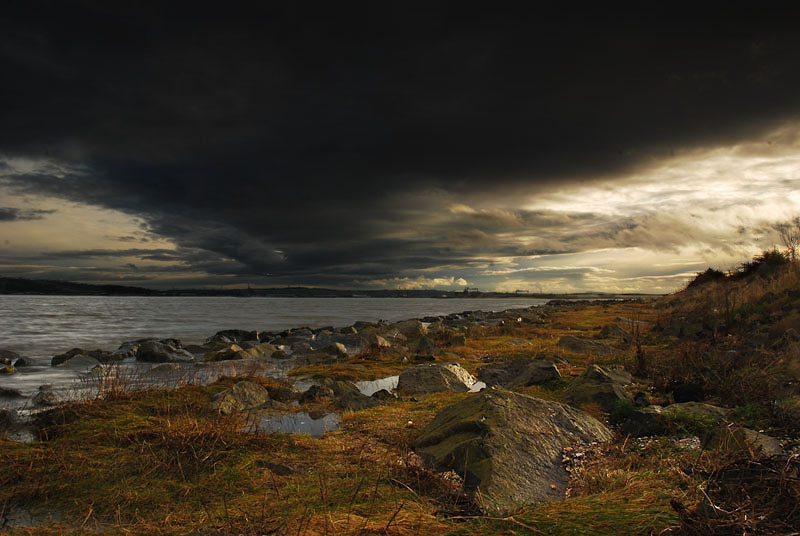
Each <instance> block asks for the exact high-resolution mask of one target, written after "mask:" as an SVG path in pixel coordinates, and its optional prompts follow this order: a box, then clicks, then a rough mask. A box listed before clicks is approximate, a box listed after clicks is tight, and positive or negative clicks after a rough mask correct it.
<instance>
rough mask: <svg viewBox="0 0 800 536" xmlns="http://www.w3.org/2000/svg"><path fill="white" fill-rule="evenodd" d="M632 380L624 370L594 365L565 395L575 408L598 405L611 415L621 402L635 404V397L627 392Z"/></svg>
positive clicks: (570, 385) (572, 384)
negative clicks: (626, 387)
mask: <svg viewBox="0 0 800 536" xmlns="http://www.w3.org/2000/svg"><path fill="white" fill-rule="evenodd" d="M631 380H632V378H631V375H630V374H629V373H628V372H625V371H624V370H622V369H611V368H606V367H601V366H599V365H592V366H590V367H589V368H588V369H586V372H584V373H583V375H582V376H579V377H578V378H575V379H574V380H573V381H572V382H571V383H570V384H569V385H568V386H567V389H566V391H565V393H564V394H565V396H566V398H567V402H569V403H570V404H571V405H573V406H575V407H580V406H583V405H585V404H597V405H599V406H600V407H601V408H602V409H603V411H605V412H606V413H611V412H612V411H613V410H614V408H615V407H616V405H617V404H618V403H619V402H620V401H624V402H630V403H633V397H632V396H631V395H630V393H628V392H627V391H626V390H625V385H628V384H630V383H631Z"/></svg>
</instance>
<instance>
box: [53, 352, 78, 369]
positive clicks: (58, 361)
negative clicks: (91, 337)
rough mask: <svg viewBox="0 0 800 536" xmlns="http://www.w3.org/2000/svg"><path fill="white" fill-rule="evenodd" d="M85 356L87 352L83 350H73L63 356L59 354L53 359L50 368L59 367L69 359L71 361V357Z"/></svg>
mask: <svg viewBox="0 0 800 536" xmlns="http://www.w3.org/2000/svg"><path fill="white" fill-rule="evenodd" d="M85 354H86V351H85V350H83V349H82V348H73V349H72V350H68V351H66V352H64V353H63V354H58V355H56V356H53V358H52V359H51V360H50V366H52V367H55V366H58V365H60V364H61V363H63V362H64V361H66V360H67V359H70V358H71V357H75V356H76V355H85Z"/></svg>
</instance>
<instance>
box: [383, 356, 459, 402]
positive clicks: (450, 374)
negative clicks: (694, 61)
mask: <svg viewBox="0 0 800 536" xmlns="http://www.w3.org/2000/svg"><path fill="white" fill-rule="evenodd" d="M474 383H475V378H474V377H473V376H472V374H470V373H469V372H467V371H466V370H464V368H462V367H461V365H459V364H458V363H445V364H439V363H433V364H424V365H418V366H416V367H414V368H409V369H406V370H404V371H403V372H402V373H400V378H399V379H398V381H397V389H396V390H397V392H398V393H400V394H403V395H414V394H426V393H438V392H440V391H454V392H456V393H464V392H466V391H469V389H470V387H472V384H474Z"/></svg>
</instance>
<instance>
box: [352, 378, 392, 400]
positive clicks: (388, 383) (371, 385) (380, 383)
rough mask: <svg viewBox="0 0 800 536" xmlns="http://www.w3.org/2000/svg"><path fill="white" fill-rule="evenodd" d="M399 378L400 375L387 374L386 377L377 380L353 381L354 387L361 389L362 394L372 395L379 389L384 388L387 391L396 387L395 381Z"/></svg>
mask: <svg viewBox="0 0 800 536" xmlns="http://www.w3.org/2000/svg"><path fill="white" fill-rule="evenodd" d="M399 379H400V376H397V375H395V376H388V377H386V378H381V379H379V380H366V381H361V382H355V383H356V387H358V390H359V391H361V394H362V395H366V396H372V395H373V394H375V393H377V392H378V391H380V390H381V389H386V390H387V391H390V392H391V391H392V390H393V389H395V388H396V387H397V381H398V380H399Z"/></svg>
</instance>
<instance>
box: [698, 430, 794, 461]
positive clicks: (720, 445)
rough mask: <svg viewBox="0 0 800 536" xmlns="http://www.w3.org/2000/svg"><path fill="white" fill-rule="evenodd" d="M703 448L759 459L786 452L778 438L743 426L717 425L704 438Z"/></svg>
mask: <svg viewBox="0 0 800 536" xmlns="http://www.w3.org/2000/svg"><path fill="white" fill-rule="evenodd" d="M703 448H704V449H706V450H717V451H720V452H723V453H725V454H743V455H746V456H747V457H749V458H750V457H752V458H753V459H757V460H758V459H762V458H768V457H770V456H780V455H782V454H784V451H783V448H781V443H780V441H778V440H777V439H776V438H774V437H771V436H768V435H765V434H762V433H760V432H756V431H755V430H750V429H749V428H742V427H728V426H719V427H716V428H715V429H714V430H713V431H712V432H711V434H709V435H708V436H707V437H706V438H705V439H704V441H703Z"/></svg>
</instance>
